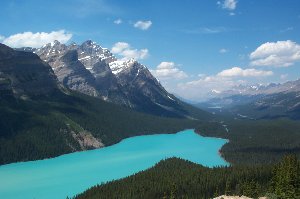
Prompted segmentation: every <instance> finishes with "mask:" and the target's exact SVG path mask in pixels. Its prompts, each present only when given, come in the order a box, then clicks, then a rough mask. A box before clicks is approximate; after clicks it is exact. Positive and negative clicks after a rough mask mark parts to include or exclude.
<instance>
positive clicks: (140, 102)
mask: <svg viewBox="0 0 300 199" xmlns="http://www.w3.org/2000/svg"><path fill="white" fill-rule="evenodd" d="M18 50H26V51H30V50H32V51H33V52H34V53H36V54H37V55H38V56H39V57H40V58H41V59H42V60H44V61H45V62H47V63H48V64H49V65H50V66H51V67H52V69H53V71H54V73H55V75H56V76H57V78H58V80H59V81H60V82H61V83H62V84H63V85H64V86H66V87H68V88H70V89H72V90H76V91H79V92H81V93H84V94H87V95H90V96H95V97H99V98H102V99H103V100H106V101H109V102H113V103H116V104H119V105H123V106H126V107H130V108H132V109H135V110H138V111H142V112H146V113H151V114H155V115H160V116H170V117H188V118H197V117H198V116H199V115H202V114H204V113H203V112H201V111H200V110H195V108H193V107H191V106H189V105H187V104H185V103H183V102H181V101H180V100H179V99H177V98H176V97H175V96H173V95H172V94H170V93H168V92H167V91H166V90H165V89H164V88H163V87H162V86H161V84H160V83H159V81H158V80H157V79H156V78H154V77H153V76H152V74H151V73H150V71H149V70H148V68H147V67H146V66H144V65H142V64H141V63H139V62H137V61H136V60H134V59H130V60H117V59H116V58H115V57H114V55H113V54H112V53H111V52H110V51H109V50H108V49H106V48H102V47H101V46H99V45H98V44H96V43H95V42H93V41H91V40H88V41H86V42H84V43H82V44H81V45H77V44H76V43H72V44H70V45H65V44H61V43H60V42H58V41H54V42H52V43H49V44H47V45H44V46H43V47H41V48H38V49H30V48H21V49H18Z"/></svg>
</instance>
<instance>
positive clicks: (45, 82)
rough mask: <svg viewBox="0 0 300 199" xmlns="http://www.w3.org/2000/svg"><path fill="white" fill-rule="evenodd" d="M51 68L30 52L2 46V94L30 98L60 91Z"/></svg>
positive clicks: (0, 77) (0, 49) (0, 70)
mask: <svg viewBox="0 0 300 199" xmlns="http://www.w3.org/2000/svg"><path fill="white" fill-rule="evenodd" d="M57 83H58V82H57V78H56V76H55V75H54V73H53V71H52V69H51V67H50V66H49V65H48V64H46V63H45V62H43V61H41V60H40V58H39V57H38V56H37V55H35V54H33V53H30V52H19V51H14V50H13V49H11V48H9V47H7V46H5V45H3V44H0V94H1V96H2V97H5V96H6V97H9V96H14V97H18V98H19V97H21V98H24V99H25V98H29V97H33V96H38V95H47V94H50V93H52V92H54V91H56V90H58V89H59V85H58V84H57Z"/></svg>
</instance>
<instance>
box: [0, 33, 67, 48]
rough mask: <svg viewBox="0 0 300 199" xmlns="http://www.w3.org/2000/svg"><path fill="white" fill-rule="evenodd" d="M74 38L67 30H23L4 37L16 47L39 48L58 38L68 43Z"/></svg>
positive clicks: (6, 41) (8, 43)
mask: <svg viewBox="0 0 300 199" xmlns="http://www.w3.org/2000/svg"><path fill="white" fill-rule="evenodd" d="M71 38H72V34H71V33H67V32H66V31H65V30H59V31H52V32H49V33H47V32H37V33H33V32H23V33H18V34H14V35H11V36H9V37H7V38H4V39H3V41H2V42H3V43H4V44H6V45H8V46H10V47H14V48H18V47H34V48H39V47H41V46H43V45H45V44H47V43H50V42H52V41H54V40H58V41H60V42H61V43H66V42H68V41H69V40H70V39H71Z"/></svg>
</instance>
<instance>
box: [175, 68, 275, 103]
mask: <svg viewBox="0 0 300 199" xmlns="http://www.w3.org/2000/svg"><path fill="white" fill-rule="evenodd" d="M270 75H273V72H272V71H263V70H256V69H241V68H239V67H232V68H230V69H226V70H223V71H221V72H219V73H217V74H215V75H210V76H206V75H203V74H201V75H200V76H199V78H198V79H196V80H193V81H188V82H181V83H179V84H177V87H175V88H172V90H173V92H174V93H177V94H178V95H180V96H182V97H184V98H187V99H191V100H196V101H197V100H204V99H208V98H210V97H213V96H215V94H216V93H220V92H222V91H226V90H229V89H231V88H232V87H234V86H238V85H245V84H248V83H249V82H253V80H255V79H256V78H265V77H267V76H270ZM255 82H256V80H255Z"/></svg>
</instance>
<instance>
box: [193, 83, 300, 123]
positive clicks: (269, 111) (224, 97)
mask: <svg viewBox="0 0 300 199" xmlns="http://www.w3.org/2000/svg"><path fill="white" fill-rule="evenodd" d="M197 106H198V107H201V108H204V109H206V110H210V111H213V112H214V113H216V112H220V111H221V112H222V111H223V112H224V111H227V112H228V111H230V112H231V113H233V114H234V115H237V116H239V117H248V118H253V119H254V118H256V119H259V118H274V117H290V118H293V119H299V118H300V79H298V80H295V81H288V82H285V83H281V84H275V83H271V84H268V85H263V84H254V85H246V86H245V85H239V86H236V87H233V88H232V89H230V90H227V91H223V92H220V93H218V94H215V97H214V98H212V99H210V100H208V101H206V102H202V103H199V104H197ZM216 110H217V111H216Z"/></svg>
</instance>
